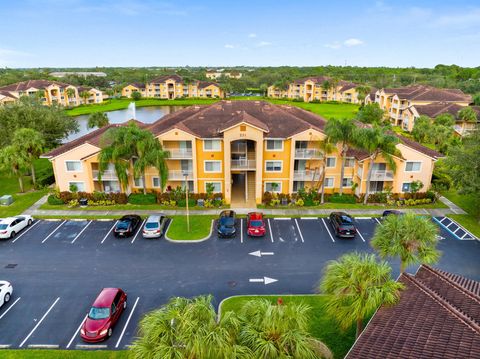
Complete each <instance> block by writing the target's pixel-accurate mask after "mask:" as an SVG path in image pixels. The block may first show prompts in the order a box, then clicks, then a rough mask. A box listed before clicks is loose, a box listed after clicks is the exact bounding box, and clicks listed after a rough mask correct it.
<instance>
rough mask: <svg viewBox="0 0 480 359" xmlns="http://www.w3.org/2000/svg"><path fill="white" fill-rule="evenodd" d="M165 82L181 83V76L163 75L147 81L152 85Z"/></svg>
mask: <svg viewBox="0 0 480 359" xmlns="http://www.w3.org/2000/svg"><path fill="white" fill-rule="evenodd" d="M167 80H174V81H175V82H183V79H182V76H179V75H176V74H174V75H163V76H159V77H155V78H154V79H153V80H150V81H147V82H149V83H152V84H161V83H164V82H165V81H167Z"/></svg>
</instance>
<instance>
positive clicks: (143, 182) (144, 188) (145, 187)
mask: <svg viewBox="0 0 480 359" xmlns="http://www.w3.org/2000/svg"><path fill="white" fill-rule="evenodd" d="M142 184H143V194H147V184H146V183H145V172H143V174H142Z"/></svg>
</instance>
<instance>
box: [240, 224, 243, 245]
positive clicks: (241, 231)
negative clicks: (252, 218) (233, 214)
mask: <svg viewBox="0 0 480 359" xmlns="http://www.w3.org/2000/svg"><path fill="white" fill-rule="evenodd" d="M240 243H243V218H240Z"/></svg>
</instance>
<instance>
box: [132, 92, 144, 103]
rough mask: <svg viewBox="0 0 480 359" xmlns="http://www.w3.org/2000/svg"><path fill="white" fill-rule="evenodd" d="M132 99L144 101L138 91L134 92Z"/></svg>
mask: <svg viewBox="0 0 480 359" xmlns="http://www.w3.org/2000/svg"><path fill="white" fill-rule="evenodd" d="M131 97H132V99H133V101H138V100H141V99H142V94H141V93H140V92H138V91H133V92H132V95H131Z"/></svg>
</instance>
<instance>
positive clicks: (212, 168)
mask: <svg viewBox="0 0 480 359" xmlns="http://www.w3.org/2000/svg"><path fill="white" fill-rule="evenodd" d="M204 169H205V172H217V173H218V172H222V161H205V162H204Z"/></svg>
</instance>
